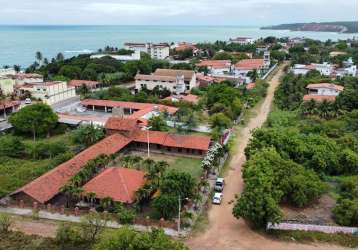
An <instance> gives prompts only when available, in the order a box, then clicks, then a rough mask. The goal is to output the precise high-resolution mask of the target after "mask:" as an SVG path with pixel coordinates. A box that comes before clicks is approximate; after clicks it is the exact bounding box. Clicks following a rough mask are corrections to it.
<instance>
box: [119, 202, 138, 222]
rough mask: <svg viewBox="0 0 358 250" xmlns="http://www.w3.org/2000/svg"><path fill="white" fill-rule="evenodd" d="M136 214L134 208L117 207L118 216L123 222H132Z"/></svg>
mask: <svg viewBox="0 0 358 250" xmlns="http://www.w3.org/2000/svg"><path fill="white" fill-rule="evenodd" d="M135 217H136V214H135V212H134V211H133V210H131V209H128V208H125V207H124V206H120V207H119V208H117V218H118V221H119V223H121V224H132V223H133V222H134V219H135Z"/></svg>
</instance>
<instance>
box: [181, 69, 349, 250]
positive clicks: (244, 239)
mask: <svg viewBox="0 0 358 250" xmlns="http://www.w3.org/2000/svg"><path fill="white" fill-rule="evenodd" d="M284 66H285V65H281V67H280V69H279V71H278V72H277V73H276V74H275V76H274V77H273V78H272V79H271V80H270V82H269V83H270V86H269V88H268V93H267V96H266V98H265V100H264V102H263V103H262V105H261V107H260V108H259V109H258V112H257V115H256V116H255V117H254V118H252V119H251V120H250V121H249V123H248V125H247V126H246V127H245V128H244V129H242V130H241V134H240V135H239V138H240V141H239V143H238V145H237V151H236V153H235V155H234V157H233V158H232V160H231V162H230V170H229V172H228V175H227V176H226V179H225V181H226V186H225V190H224V200H223V203H222V204H221V205H220V206H212V208H211V209H210V210H209V212H208V217H209V226H208V229H207V231H205V232H203V233H201V234H199V235H197V236H193V237H192V238H189V239H188V240H187V241H186V242H185V243H186V245H187V246H189V247H190V249H192V250H212V249H213V250H234V249H235V250H261V249H262V250H306V249H309V250H311V249H312V250H318V249H319V250H327V249H329V250H338V249H346V248H344V247H340V246H333V245H327V244H319V245H318V244H315V245H303V244H296V243H288V242H281V241H275V240H273V239H270V238H268V237H266V236H265V235H261V234H258V233H256V232H254V231H253V230H251V229H250V228H249V227H248V226H247V225H246V224H245V222H244V221H243V220H242V219H240V220H237V219H236V218H235V217H234V216H233V215H232V208H233V205H234V204H233V203H232V202H230V201H232V200H234V199H235V194H238V193H241V192H242V190H243V180H242V178H241V167H242V165H243V163H244V162H245V154H244V149H245V147H246V146H247V144H248V142H249V140H250V138H251V131H252V130H253V129H255V128H258V127H261V126H262V125H263V123H264V122H265V120H266V118H267V115H268V113H269V112H270V109H271V104H272V101H273V97H274V92H275V89H276V87H277V86H278V85H279V80H280V77H281V76H282V75H283V68H284Z"/></svg>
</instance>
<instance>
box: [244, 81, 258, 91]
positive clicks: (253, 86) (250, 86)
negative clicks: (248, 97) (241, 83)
mask: <svg viewBox="0 0 358 250" xmlns="http://www.w3.org/2000/svg"><path fill="white" fill-rule="evenodd" d="M255 87H256V83H254V82H252V83H249V84H246V89H247V90H252V89H254V88H255Z"/></svg>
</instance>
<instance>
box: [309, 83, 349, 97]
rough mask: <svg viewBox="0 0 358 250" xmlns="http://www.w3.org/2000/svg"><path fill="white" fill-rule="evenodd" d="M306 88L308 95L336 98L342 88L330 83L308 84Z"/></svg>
mask: <svg viewBox="0 0 358 250" xmlns="http://www.w3.org/2000/svg"><path fill="white" fill-rule="evenodd" d="M306 88H307V89H308V91H309V94H310V95H326V96H338V95H339V94H340V93H341V92H342V91H343V90H344V87H343V86H339V85H335V84H331V83H316V84H308V85H307V86H306Z"/></svg>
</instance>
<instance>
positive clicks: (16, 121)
mask: <svg viewBox="0 0 358 250" xmlns="http://www.w3.org/2000/svg"><path fill="white" fill-rule="evenodd" d="M9 121H10V123H11V124H12V125H13V126H14V128H15V129H17V130H19V131H21V132H25V133H28V132H30V133H32V135H33V139H34V141H35V140H36V136H37V135H41V134H42V135H43V134H46V133H48V132H49V131H50V130H51V129H52V128H54V127H55V126H56V124H57V121H58V117H57V115H56V114H55V113H54V112H53V111H52V109H51V107H50V106H48V105H46V104H32V105H29V106H26V107H24V108H22V109H20V110H19V111H18V112H16V113H13V114H12V115H11V116H10V118H9Z"/></svg>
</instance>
